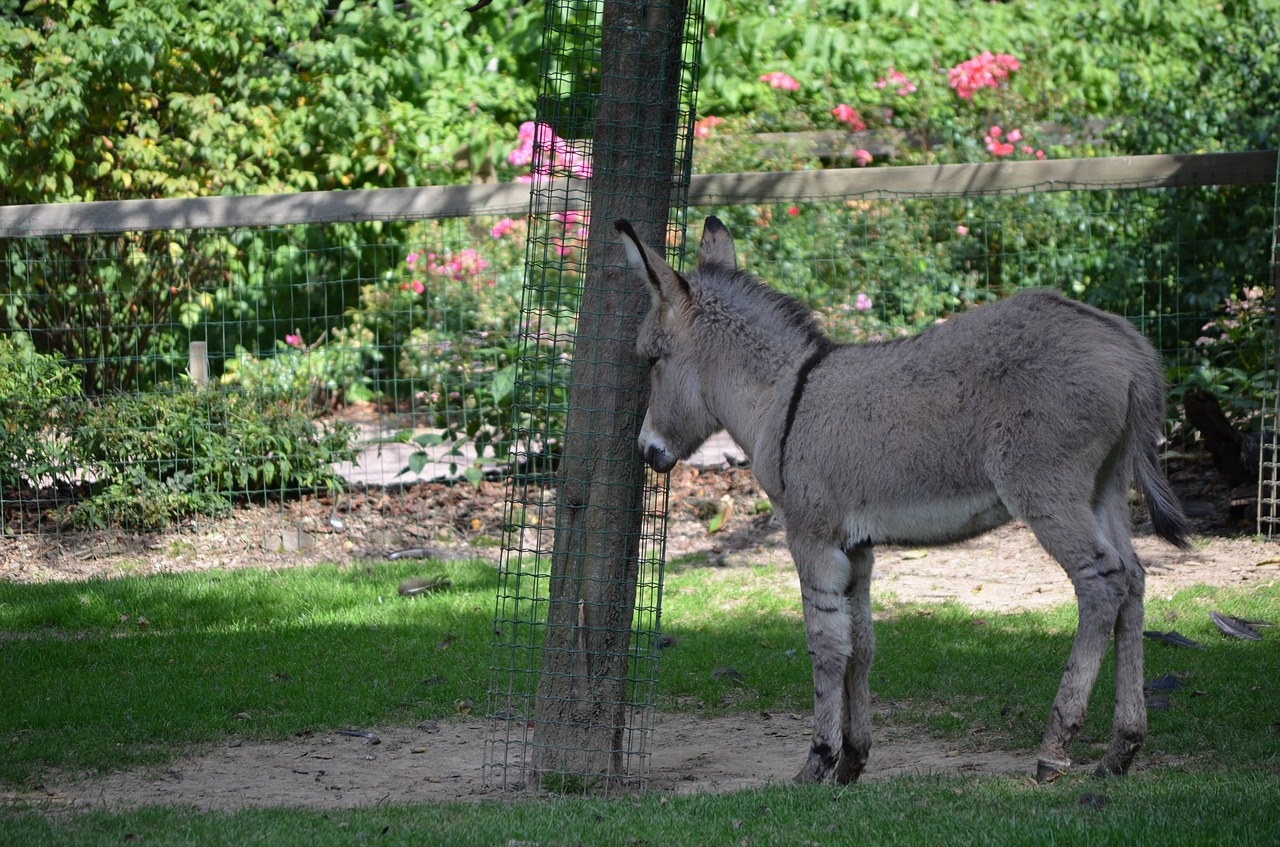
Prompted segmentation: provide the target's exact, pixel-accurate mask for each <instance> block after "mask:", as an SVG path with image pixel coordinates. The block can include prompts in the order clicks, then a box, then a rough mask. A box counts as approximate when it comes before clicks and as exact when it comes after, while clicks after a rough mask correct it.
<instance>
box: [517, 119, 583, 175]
mask: <svg viewBox="0 0 1280 847" xmlns="http://www.w3.org/2000/svg"><path fill="white" fill-rule="evenodd" d="M507 161H508V162H509V163H511V164H513V165H516V166H523V165H528V164H533V173H532V174H531V175H527V176H520V177H516V181H517V182H531V181H534V180H538V179H549V178H555V177H564V176H568V177H573V178H574V179H590V178H591V160H590V158H589V157H587V156H584V155H583V154H582V153H580V152H578V150H576V149H575V148H574V147H573V145H572V144H570V143H569V142H568V141H566V140H564V139H563V138H561V137H560V136H558V135H556V133H555V130H553V129H552V128H551V127H549V126H547V125H546V124H541V123H535V122H534V121H525V122H524V123H522V124H520V130H519V132H518V134H517V136H516V148H515V149H514V150H512V151H511V152H510V153H509V154H507Z"/></svg>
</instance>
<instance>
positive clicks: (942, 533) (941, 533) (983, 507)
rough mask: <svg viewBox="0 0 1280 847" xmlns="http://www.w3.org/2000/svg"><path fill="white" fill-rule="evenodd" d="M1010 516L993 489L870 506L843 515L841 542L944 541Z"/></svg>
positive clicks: (970, 534) (974, 532)
mask: <svg viewBox="0 0 1280 847" xmlns="http://www.w3.org/2000/svg"><path fill="white" fill-rule="evenodd" d="M1011 519H1012V515H1010V514H1009V510H1008V509H1006V508H1005V506H1004V503H1002V502H1001V501H1000V498H999V497H998V496H996V493H995V492H994V491H992V492H983V493H981V494H976V495H968V496H962V497H952V498H947V499H938V500H930V501H925V502H917V503H911V504H906V505H902V504H899V505H883V506H877V505H871V506H868V507H866V508H859V509H855V510H853V511H851V512H849V513H848V514H847V516H846V517H845V522H844V531H845V535H846V538H845V541H846V543H847V544H858V543H862V542H865V541H868V540H869V541H871V543H873V544H945V543H947V542H950V541H962V540H964V539H966V538H972V537H973V536H975V535H981V534H982V533H984V532H986V531H987V530H989V529H994V528H996V527H998V526H1000V525H1001V524H1004V523H1008V522H1009V521H1010V520H1011Z"/></svg>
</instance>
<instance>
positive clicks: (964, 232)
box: [956, 224, 969, 235]
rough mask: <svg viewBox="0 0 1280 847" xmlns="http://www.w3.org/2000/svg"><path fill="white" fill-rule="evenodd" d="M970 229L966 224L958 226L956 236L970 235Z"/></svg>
mask: <svg viewBox="0 0 1280 847" xmlns="http://www.w3.org/2000/svg"><path fill="white" fill-rule="evenodd" d="M968 234H969V227H967V226H965V225H964V224H956V235H968Z"/></svg>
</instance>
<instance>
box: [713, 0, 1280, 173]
mask: <svg viewBox="0 0 1280 847" xmlns="http://www.w3.org/2000/svg"><path fill="white" fill-rule="evenodd" d="M1277 20H1280V3H1277V2H1275V0H1240V2H1231V3H1223V4H1216V5H1215V4H1204V3H1187V2H1183V3H1162V2H1158V0H1139V2H1136V3H1135V2H1120V0H1105V2H1083V0H1069V2H1063V3H1055V4H1039V3H1037V4H1028V3H918V2H914V0H880V2H875V0H859V2H850V0H819V2H816V3H815V2H812V0H786V2H773V3H766V2H763V0H738V2H729V0H711V2H709V3H707V6H706V37H705V39H704V41H703V46H702V78H701V81H700V89H699V109H700V111H701V113H702V114H704V115H716V116H721V117H728V118H731V119H733V118H737V119H738V121H737V122H736V123H734V124H732V125H731V126H730V127H729V128H728V129H730V130H738V131H741V130H742V129H747V130H749V131H761V130H766V131H779V130H781V131H805V130H814V129H828V130H829V129H840V128H841V127H842V125H841V124H840V123H839V122H838V121H837V120H836V119H835V118H834V117H833V116H832V114H831V110H832V109H833V108H834V107H835V106H836V105H837V104H839V103H846V104H849V105H850V106H852V107H853V108H855V109H857V110H858V112H859V114H860V115H861V116H862V118H863V119H864V121H865V123H866V125H867V127H868V129H871V130H890V131H892V132H896V133H897V135H896V136H895V137H897V138H898V139H899V140H900V141H901V143H899V144H898V145H897V146H898V151H897V155H898V157H899V158H901V159H904V160H905V161H908V162H946V161H972V160H979V161H980V160H983V159H987V158H990V157H989V156H988V155H987V154H986V153H985V152H984V149H983V144H982V139H983V136H984V134H985V133H986V132H987V130H988V129H989V128H990V126H992V125H999V126H1003V127H1005V128H1010V127H1020V128H1023V129H1024V130H1025V129H1026V128H1027V127H1030V126H1032V125H1034V124H1037V123H1040V122H1053V123H1055V124H1060V125H1062V127H1063V128H1065V129H1066V130H1070V131H1072V132H1074V133H1075V135H1076V136H1077V139H1078V140H1077V141H1075V143H1074V144H1073V145H1072V152H1073V153H1074V154H1075V155H1093V154H1094V153H1095V152H1106V151H1107V150H1108V149H1110V150H1114V151H1116V152H1124V153H1157V152H1191V151H1195V150H1239V149H1259V148H1262V149H1265V148H1274V147H1276V146H1278V145H1280V128H1278V127H1277V125H1276V122H1275V120H1274V115H1275V114H1276V112H1277V110H1278V108H1280V83H1278V82H1277V80H1278V79H1280V74H1278V73H1277V72H1276V65H1277V62H1278V61H1280V59H1278V58H1277V56H1276V53H1275V50H1274V49H1273V47H1274V44H1275V43H1276V41H1277V31H1276V27H1277V26H1278V24H1277ZM984 50H989V51H992V52H993V53H1009V54H1012V55H1014V56H1015V57H1017V59H1018V60H1019V61H1020V64H1021V69H1020V70H1018V71H1016V72H1014V73H1011V74H1010V75H1009V77H1008V79H1007V80H1006V81H1004V82H1003V83H1002V84H1001V85H999V86H998V87H996V88H981V89H980V90H978V91H977V92H976V93H975V94H974V96H973V98H972V99H971V100H965V99H963V98H961V97H959V96H957V94H956V93H955V92H954V91H952V90H951V89H950V86H949V81H948V70H949V69H952V68H955V67H956V66H957V65H959V64H960V63H961V62H963V61H965V60H968V59H970V58H971V57H973V56H975V55H977V54H979V53H980V52H982V51H984ZM891 69H892V70H894V71H897V72H898V73H900V74H902V75H903V76H904V77H905V78H906V79H908V80H910V81H911V83H912V86H911V87H910V90H908V89H907V88H906V87H900V86H897V85H894V84H887V85H886V84H885V82H884V80H885V79H886V78H890V77H891V73H890V70H891ZM775 71H781V72H785V73H787V74H788V75H790V76H791V77H793V78H795V80H796V81H797V82H798V83H799V87H798V88H797V89H796V90H794V91H779V90H775V89H772V88H771V87H770V86H769V85H768V84H767V83H766V82H763V81H761V80H760V79H759V77H760V76H761V75H763V74H767V73H771V72H775ZM1086 120H1092V121H1095V122H1101V123H1102V124H1105V125H1108V126H1110V127H1112V131H1111V132H1110V133H1108V138H1109V141H1108V142H1107V143H1106V145H1103V146H1102V147H1099V146H1097V145H1098V144H1099V141H1098V140H1097V139H1096V138H1094V133H1093V131H1090V132H1088V133H1084V134H1083V138H1081V135H1082V130H1084V129H1085V124H1084V122H1085V121H1086ZM1066 138H1067V137H1066V136H1065V135H1062V134H1061V133H1058V134H1056V135H1055V138H1053V139H1046V141H1051V142H1053V143H1061V142H1062V141H1065V140H1066ZM1090 139H1092V140H1090ZM1033 143H1038V142H1033ZM1040 146H1042V147H1043V148H1044V149H1046V150H1049V149H1050V144H1049V143H1042V144H1040ZM752 169H753V170H757V169H759V168H752Z"/></svg>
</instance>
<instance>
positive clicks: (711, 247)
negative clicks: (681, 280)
mask: <svg viewBox="0 0 1280 847" xmlns="http://www.w3.org/2000/svg"><path fill="white" fill-rule="evenodd" d="M712 265H719V266H720V267H722V268H736V267H737V266H738V257H737V256H736V255H735V254H734V252H733V236H732V235H730V234H729V230H728V228H727V227H725V225H724V222H723V221H721V220H720V219H719V218H717V217H716V216H714V215H712V216H711V217H709V218H707V221H706V223H705V224H703V225H702V244H701V246H700V247H699V248H698V267H699V268H709V267H711V266H712Z"/></svg>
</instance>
